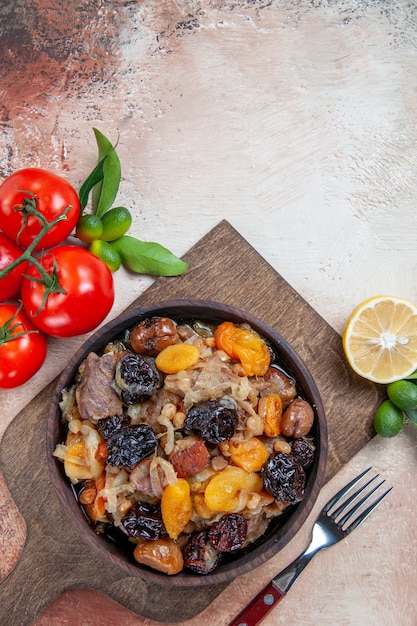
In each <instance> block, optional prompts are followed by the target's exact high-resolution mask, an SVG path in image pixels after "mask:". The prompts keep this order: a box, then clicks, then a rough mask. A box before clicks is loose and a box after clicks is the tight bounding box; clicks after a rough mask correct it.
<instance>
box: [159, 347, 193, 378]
mask: <svg viewBox="0 0 417 626" xmlns="http://www.w3.org/2000/svg"><path fill="white" fill-rule="evenodd" d="M199 359H200V350H199V349H198V348H197V346H194V345H193V344H191V343H174V344H173V345H171V346H167V347H166V348H164V349H163V350H162V351H161V352H160V353H159V354H158V356H157V357H156V359H155V365H156V367H157V368H158V369H159V370H160V371H161V372H164V374H176V373H177V372H180V371H181V370H186V369H187V368H188V367H191V366H192V365H195V364H196V363H198V361H199Z"/></svg>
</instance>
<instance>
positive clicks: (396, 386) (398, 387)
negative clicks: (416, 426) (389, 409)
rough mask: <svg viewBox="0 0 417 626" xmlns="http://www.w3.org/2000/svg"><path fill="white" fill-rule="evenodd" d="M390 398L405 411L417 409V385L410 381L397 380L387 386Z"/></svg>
mask: <svg viewBox="0 0 417 626" xmlns="http://www.w3.org/2000/svg"><path fill="white" fill-rule="evenodd" d="M387 394H388V398H389V399H390V400H391V402H393V403H394V404H395V406H397V407H398V408H399V409H402V410H403V411H408V410H409V409H417V385H415V384H414V383H412V382H411V381H409V380H397V381H396V382H394V383H390V384H389V385H388V386H387Z"/></svg>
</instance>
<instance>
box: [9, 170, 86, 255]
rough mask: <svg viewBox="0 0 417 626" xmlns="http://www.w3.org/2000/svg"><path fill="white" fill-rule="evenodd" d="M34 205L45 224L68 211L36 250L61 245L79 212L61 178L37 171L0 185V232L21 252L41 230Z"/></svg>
mask: <svg viewBox="0 0 417 626" xmlns="http://www.w3.org/2000/svg"><path fill="white" fill-rule="evenodd" d="M33 205H35V206H36V209H37V210H38V211H39V213H41V214H42V215H43V217H44V218H45V219H46V221H47V222H52V221H53V220H54V219H55V218H56V217H58V216H59V215H61V214H62V212H63V211H64V210H65V209H66V208H67V207H70V208H69V211H68V213H67V215H66V219H64V220H62V221H60V222H58V223H57V224H55V226H53V227H52V228H51V229H50V230H49V231H48V232H47V233H46V234H45V235H44V236H43V237H42V239H41V240H40V241H39V243H38V244H37V245H36V248H35V249H36V250H42V249H45V248H52V247H53V246H56V245H58V244H59V243H61V242H62V241H64V239H66V238H67V237H68V236H69V235H70V234H71V232H72V231H73V230H74V228H75V226H76V224H77V222H78V218H79V216H80V212H81V207H80V200H79V198H78V195H77V192H76V191H75V189H74V188H73V187H72V186H71V185H70V184H69V183H68V182H67V181H66V180H64V179H63V178H61V177H60V176H57V175H56V174H52V173H51V172H47V171H46V170H42V169H39V168H36V167H29V168H26V169H23V170H17V171H16V172H14V173H13V174H11V176H9V177H8V178H6V180H4V181H3V183H2V184H1V185H0V229H1V230H2V231H3V232H4V233H6V235H8V236H9V237H10V238H11V239H13V240H14V241H15V242H16V243H18V244H19V245H20V246H23V247H24V248H27V247H28V246H29V245H30V244H31V243H32V241H33V240H34V239H35V237H36V236H37V235H38V234H39V233H40V231H41V228H42V225H41V221H40V219H39V217H38V216H36V215H33ZM31 211H32V214H30V212H31Z"/></svg>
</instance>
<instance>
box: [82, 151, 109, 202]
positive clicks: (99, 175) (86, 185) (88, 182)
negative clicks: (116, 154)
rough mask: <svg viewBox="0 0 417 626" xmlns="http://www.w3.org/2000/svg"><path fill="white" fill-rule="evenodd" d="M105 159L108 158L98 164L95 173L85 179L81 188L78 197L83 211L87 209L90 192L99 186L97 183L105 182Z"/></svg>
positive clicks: (102, 159) (103, 158)
mask: <svg viewBox="0 0 417 626" xmlns="http://www.w3.org/2000/svg"><path fill="white" fill-rule="evenodd" d="M105 158H106V156H104V157H102V158H101V159H100V161H99V162H98V163H97V165H96V166H95V168H94V169H93V171H92V172H91V173H90V174H89V175H88V176H87V178H86V179H85V181H84V182H83V184H82V185H81V187H80V191H79V193H78V196H79V198H80V203H81V210H84V209H85V207H86V206H87V202H88V195H89V193H90V191H91V190H92V189H93V187H94V186H95V185H97V183H99V182H100V181H101V180H103V175H104V174H103V165H104V160H105Z"/></svg>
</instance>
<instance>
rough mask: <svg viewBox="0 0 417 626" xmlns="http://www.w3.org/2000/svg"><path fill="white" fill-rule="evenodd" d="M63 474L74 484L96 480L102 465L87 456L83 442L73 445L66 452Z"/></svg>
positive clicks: (92, 456) (92, 457)
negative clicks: (80, 481)
mask: <svg viewBox="0 0 417 626" xmlns="http://www.w3.org/2000/svg"><path fill="white" fill-rule="evenodd" d="M64 469H65V474H66V476H68V478H69V479H70V480H72V481H74V482H77V481H79V480H86V479H89V478H90V479H91V478H98V477H99V476H100V474H101V473H102V471H103V465H102V464H101V463H100V462H99V461H97V460H96V459H95V458H94V455H90V454H89V450H88V448H87V446H86V445H85V443H84V442H83V441H79V442H78V443H74V444H73V445H72V446H70V447H69V448H68V450H67V453H66V455H65V459H64Z"/></svg>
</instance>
